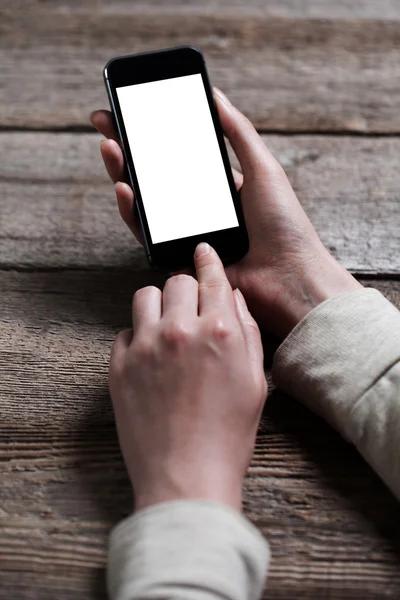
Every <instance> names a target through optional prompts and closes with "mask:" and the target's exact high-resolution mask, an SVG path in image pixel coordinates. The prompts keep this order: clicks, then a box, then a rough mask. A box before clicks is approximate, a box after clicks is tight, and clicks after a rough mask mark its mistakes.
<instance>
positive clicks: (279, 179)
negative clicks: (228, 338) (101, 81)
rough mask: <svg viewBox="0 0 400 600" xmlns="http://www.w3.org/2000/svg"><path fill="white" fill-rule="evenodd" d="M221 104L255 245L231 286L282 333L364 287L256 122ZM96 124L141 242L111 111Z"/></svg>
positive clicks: (127, 217)
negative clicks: (330, 243)
mask: <svg viewBox="0 0 400 600" xmlns="http://www.w3.org/2000/svg"><path fill="white" fill-rule="evenodd" d="M214 97H215V101H216V103H217V108H218V113H219V116H220V120H221V124H222V127H223V130H224V133H225V135H226V137H227V138H228V139H229V141H230V143H231V145H232V148H233V150H234V152H235V153H236V156H237V158H238V160H239V162H240V165H241V168H242V172H243V175H242V174H241V173H238V172H236V171H234V176H235V181H236V184H237V187H238V188H240V194H241V201H242V206H243V212H244V217H245V220H246V225H247V229H248V233H249V239H250V249H249V252H248V254H247V255H246V256H245V257H244V258H243V259H242V260H241V261H240V262H239V263H237V264H235V265H231V266H230V267H229V268H227V270H226V273H227V276H228V279H229V281H230V283H231V285H232V287H234V288H235V287H238V288H240V290H241V291H242V292H243V294H244V296H245V298H246V301H247V303H248V306H249V308H250V310H251V312H252V314H253V315H254V317H255V318H256V320H257V321H258V322H259V324H260V325H261V326H263V327H265V328H267V329H269V330H270V331H272V332H273V333H275V334H276V335H278V336H280V337H284V336H286V335H287V334H288V333H289V332H290V331H291V329H293V327H294V326H295V325H296V324H297V323H298V322H299V321H300V320H301V319H302V318H303V317H304V316H305V315H306V314H307V313H308V312H309V311H310V310H312V308H314V307H315V306H317V305H318V304H319V303H321V302H323V301H324V300H327V299H328V298H330V297H332V296H336V295H338V294H340V293H343V292H348V291H352V290H357V289H359V288H360V287H361V285H360V284H359V283H358V282H357V281H356V280H355V279H354V278H353V277H352V276H351V275H350V273H348V272H347V271H346V270H345V269H344V268H343V267H342V266H341V265H340V264H339V263H338V262H337V261H336V260H335V259H334V258H333V257H332V256H331V255H330V253H329V252H328V250H327V249H326V248H325V247H324V246H323V244H322V243H321V241H320V239H319V237H318V235H317V233H316V231H315V229H314V227H313V226H312V224H311V222H310V221H309V219H308V218H307V216H306V214H305V212H304V210H303V208H302V206H301V204H300V203H299V201H298V199H297V197H296V195H295V193H294V191H293V189H292V187H291V185H290V183H289V181H288V179H287V177H286V174H285V173H284V171H283V169H282V167H281V166H280V165H279V163H278V162H277V161H276V160H275V158H274V157H273V156H272V155H271V153H270V152H269V151H268V149H267V148H266V146H265V145H264V143H263V141H262V140H261V138H260V136H259V135H258V133H257V132H256V130H255V129H254V127H253V125H252V124H251V123H250V121H249V120H248V119H247V118H246V117H244V116H243V115H242V114H241V113H240V112H239V111H238V110H237V109H236V108H235V107H234V106H233V105H232V104H231V103H230V102H229V100H228V99H227V98H226V96H224V94H222V92H220V91H219V90H215V93H214ZM92 123H93V125H94V126H95V127H96V128H97V129H98V131H100V132H101V133H102V134H103V135H105V136H106V137H107V138H108V140H107V141H103V143H102V147H101V151H102V155H103V159H104V162H105V164H106V167H107V170H108V173H109V175H110V177H111V179H112V180H113V181H114V183H116V194H117V200H118V206H119V210H120V213H121V216H122V218H123V219H124V221H125V222H126V224H127V225H128V226H129V227H130V229H131V230H132V232H133V233H134V235H135V236H136V237H137V238H138V239H139V240H140V228H139V226H138V221H137V219H136V218H135V212H134V196H133V192H132V190H131V188H130V187H129V185H128V184H127V183H126V182H124V160H123V156H122V152H121V149H120V147H119V145H118V143H117V141H116V134H115V131H114V128H113V125H112V119H111V113H109V112H107V111H97V112H95V113H93V114H92Z"/></svg>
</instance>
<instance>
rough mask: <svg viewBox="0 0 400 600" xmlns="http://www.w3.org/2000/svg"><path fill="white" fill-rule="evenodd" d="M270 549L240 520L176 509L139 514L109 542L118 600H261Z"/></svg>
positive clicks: (215, 507) (197, 507) (192, 504)
mask: <svg viewBox="0 0 400 600" xmlns="http://www.w3.org/2000/svg"><path fill="white" fill-rule="evenodd" d="M268 561H269V550H268V545H267V543H266V542H265V540H264V539H263V538H262V536H261V534H260V533H259V532H258V531H257V530H256V529H255V528H254V527H253V525H251V524H250V523H249V522H248V521H247V520H246V519H245V518H244V517H242V516H241V515H240V514H239V513H238V512H236V511H234V510H232V509H230V508H228V507H225V506H224V505H221V504H216V503H211V502H202V501H176V502H168V503H163V504H159V505H156V506H153V507H151V508H148V509H145V510H142V511H139V512H138V513H137V514H135V515H134V516H132V517H130V518H129V519H126V520H125V521H122V522H121V523H120V524H119V525H118V526H117V527H116V528H115V529H114V531H113V532H112V534H111V537H110V548H109V563H108V588H109V594H110V598H111V599H112V600H134V599H139V598H140V599H142V598H146V599H148V600H151V599H153V598H154V599H157V600H167V599H171V600H172V599H174V600H217V599H223V600H256V599H257V598H259V596H260V594H261V591H262V589H263V585H264V579H265V573H266V570H267V566H268Z"/></svg>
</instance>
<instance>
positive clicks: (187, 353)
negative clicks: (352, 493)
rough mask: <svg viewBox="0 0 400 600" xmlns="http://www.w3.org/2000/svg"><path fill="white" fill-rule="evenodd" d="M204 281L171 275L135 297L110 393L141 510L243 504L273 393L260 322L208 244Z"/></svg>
mask: <svg viewBox="0 0 400 600" xmlns="http://www.w3.org/2000/svg"><path fill="white" fill-rule="evenodd" d="M195 267H196V274H197V280H196V279H195V278H194V277H191V276H189V275H177V276H175V277H171V278H170V279H169V280H168V281H167V282H166V284H165V287H164V290H163V292H161V291H160V290H159V289H158V288H155V287H147V288H143V289H141V290H139V291H138V292H136V294H135V296H134V298H133V304H132V321H133V330H127V331H123V332H121V333H119V334H118V336H117V338H116V340H115V343H114V347H113V351H112V356H111V366H110V391H111V397H112V401H113V406H114V412H115V418H116V423H117V429H118V435H119V440H120V445H121V449H122V453H123V456H124V459H125V463H126V466H127V469H128V473H129V476H130V480H131V483H132V486H133V489H134V492H135V499H136V508H137V509H140V508H145V507H147V506H151V505H154V504H158V503H160V502H165V501H169V500H176V499H195V498H197V499H206V500H212V501H216V502H222V503H225V504H227V505H229V506H231V507H233V508H235V509H238V510H240V508H241V492H242V481H243V478H244V475H245V473H246V470H247V467H248V464H249V462H250V458H251V455H252V452H253V446H254V441H255V436H256V432H257V426H258V422H259V418H260V415H261V411H262V408H263V405H264V401H265V398H266V395H267V384H266V380H265V375H264V370H263V350H262V345H261V339H260V333H259V330H258V327H257V325H256V323H255V321H254V319H253V318H252V316H251V315H250V313H249V311H248V309H247V306H246V303H245V301H244V299H243V296H242V295H241V293H240V292H239V291H238V290H235V291H232V288H231V286H230V284H229V281H228V280H227V278H226V275H225V272H224V268H223V265H222V263H221V261H220V259H219V258H218V256H217V254H216V252H215V251H214V250H213V249H212V248H210V246H208V244H200V245H199V246H198V247H197V249H196V253H195Z"/></svg>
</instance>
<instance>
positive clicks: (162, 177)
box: [116, 73, 239, 244]
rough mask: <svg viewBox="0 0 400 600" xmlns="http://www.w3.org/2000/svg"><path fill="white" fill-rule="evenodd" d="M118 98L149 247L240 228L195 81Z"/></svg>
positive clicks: (134, 90) (134, 88) (131, 89)
mask: <svg viewBox="0 0 400 600" xmlns="http://www.w3.org/2000/svg"><path fill="white" fill-rule="evenodd" d="M116 92H117V95H118V101H119V105H120V110H121V114H122V118H123V121H124V125H125V130H126V136H127V140H128V142H129V147H130V151H131V155H132V159H133V163H134V166H135V171H136V176H137V180H138V183H139V187H140V192H141V197H142V202H143V206H144V209H145V211H146V217H147V221H148V226H149V231H150V235H151V240H152V243H153V244H158V243H161V242H168V241H172V240H178V239H181V238H187V237H190V236H196V235H199V234H204V233H209V232H215V231H221V230H224V229H231V228H235V227H239V222H238V218H237V214H236V210H235V206H234V203H233V200H232V193H231V190H230V186H229V182H228V179H227V176H226V172H225V167H224V163H223V160H222V156H221V150H220V148H219V144H218V139H217V135H216V132H215V128H214V124H213V120H212V116H211V112H210V107H209V104H208V100H207V96H206V91H205V89H204V84H203V80H202V76H201V74H200V73H196V74H192V75H185V76H183V77H173V78H171V79H162V80H159V81H150V82H147V83H139V84H134V85H124V86H123V87H117V88H116Z"/></svg>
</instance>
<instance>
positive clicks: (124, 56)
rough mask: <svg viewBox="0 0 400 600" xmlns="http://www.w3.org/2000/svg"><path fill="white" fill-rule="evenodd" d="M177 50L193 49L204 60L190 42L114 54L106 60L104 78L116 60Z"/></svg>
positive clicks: (201, 53)
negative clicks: (156, 48) (118, 54)
mask: <svg viewBox="0 0 400 600" xmlns="http://www.w3.org/2000/svg"><path fill="white" fill-rule="evenodd" d="M178 50H193V51H194V52H196V53H197V54H199V55H200V57H201V59H202V61H203V62H204V63H205V62H206V61H205V57H204V54H203V52H202V51H201V50H200V49H199V48H197V47H196V46H192V45H190V44H187V45H184V46H172V47H171V48H162V49H161V50H149V51H148V52H138V53H135V54H122V55H121V56H114V57H113V58H110V60H109V61H108V62H107V64H106V66H105V67H104V69H103V75H104V78H105V79H107V80H108V70H109V68H110V66H111V64H112V63H113V62H115V61H117V60H126V59H130V58H140V57H143V56H149V55H152V54H164V53H166V52H174V51H178Z"/></svg>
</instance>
